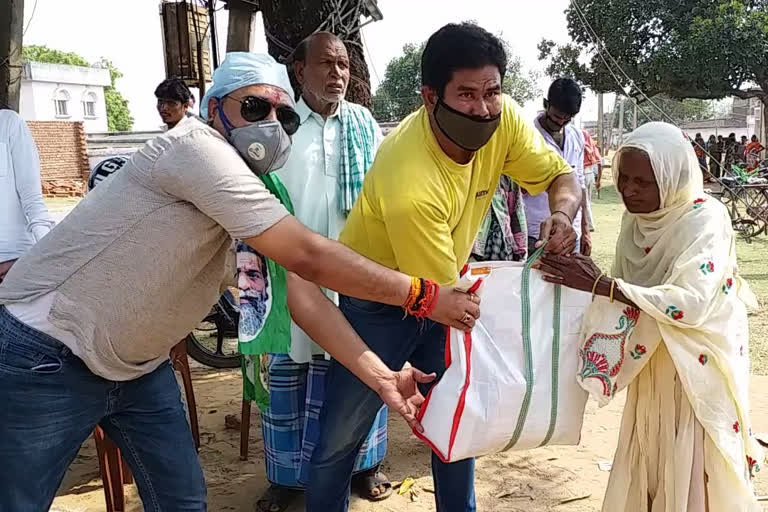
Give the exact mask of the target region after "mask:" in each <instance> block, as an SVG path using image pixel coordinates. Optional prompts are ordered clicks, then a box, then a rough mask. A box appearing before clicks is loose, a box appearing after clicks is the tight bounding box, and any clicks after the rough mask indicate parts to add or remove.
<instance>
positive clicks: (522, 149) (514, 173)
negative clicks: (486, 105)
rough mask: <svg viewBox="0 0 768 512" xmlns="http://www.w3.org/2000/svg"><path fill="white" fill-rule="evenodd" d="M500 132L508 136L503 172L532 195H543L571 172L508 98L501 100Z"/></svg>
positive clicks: (566, 164) (568, 166)
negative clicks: (502, 109) (501, 123)
mask: <svg viewBox="0 0 768 512" xmlns="http://www.w3.org/2000/svg"><path fill="white" fill-rule="evenodd" d="M503 108H504V112H503V114H502V118H503V120H502V122H503V123H505V124H506V126H504V127H503V128H502V129H504V130H506V132H507V134H508V135H507V137H508V141H507V155H506V158H505V159H504V167H503V170H502V172H503V173H504V174H506V175H507V176H509V177H510V178H512V180H514V181H515V183H517V184H518V185H520V186H521V187H522V188H524V189H525V190H527V191H528V193H529V194H531V195H536V194H540V193H541V192H545V191H546V190H547V189H548V188H549V185H550V184H551V183H552V180H554V179H555V178H557V177H558V176H560V175H562V174H568V173H569V172H573V171H572V169H571V166H570V165H568V163H567V162H566V161H565V160H563V159H562V158H561V157H560V155H558V154H557V153H555V152H554V151H552V150H551V149H550V148H549V146H548V145H547V143H546V141H545V140H544V137H542V136H541V134H540V133H539V132H538V131H537V130H536V128H535V127H534V126H533V124H532V123H528V122H526V121H525V120H524V119H523V118H522V116H521V115H520V110H519V109H518V107H517V106H516V105H515V104H514V101H513V100H512V99H510V98H504V107H503Z"/></svg>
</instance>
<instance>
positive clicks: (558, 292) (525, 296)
mask: <svg viewBox="0 0 768 512" xmlns="http://www.w3.org/2000/svg"><path fill="white" fill-rule="evenodd" d="M543 252H544V248H543V247H542V248H540V249H539V250H537V251H536V252H535V253H533V254H532V255H531V257H530V258H528V261H527V262H526V263H525V267H523V275H522V279H521V284H520V288H521V291H520V301H521V308H520V309H521V312H522V327H523V352H524V354H525V372H524V373H525V396H524V397H523V403H522V404H521V406H520V413H519V414H518V417H517V425H516V426H515V432H514V433H513V434H512V439H510V440H509V443H507V445H506V446H505V447H504V449H503V450H502V451H507V450H510V449H512V448H514V446H515V445H516V444H517V442H518V441H519V440H520V436H521V435H522V433H523V428H524V427H525V422H526V420H527V419H528V410H529V409H530V406H531V395H532V394H533V353H532V352H531V288H530V282H531V265H533V264H534V263H535V262H536V261H537V260H538V259H539V257H540V256H541V255H542V253H543ZM561 297H562V289H561V287H560V285H555V301H554V308H553V309H554V315H553V331H554V334H553V337H552V384H553V388H552V400H551V412H550V420H549V421H550V423H549V431H548V432H547V436H546V437H545V439H544V442H542V443H541V445H540V446H544V445H545V444H547V443H548V442H549V440H550V439H551V438H552V435H553V434H554V431H555V426H556V424H557V398H558V392H557V387H558V382H559V381H558V369H559V366H560V303H561Z"/></svg>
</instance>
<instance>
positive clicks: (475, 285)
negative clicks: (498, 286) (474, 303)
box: [467, 277, 483, 293]
mask: <svg viewBox="0 0 768 512" xmlns="http://www.w3.org/2000/svg"><path fill="white" fill-rule="evenodd" d="M481 284H483V278H482V277H481V278H480V279H478V280H477V281H475V282H474V283H472V286H470V287H469V290H467V293H475V292H476V291H477V289H478V288H480V285H481Z"/></svg>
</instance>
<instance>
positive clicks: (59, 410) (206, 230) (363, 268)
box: [0, 53, 479, 512]
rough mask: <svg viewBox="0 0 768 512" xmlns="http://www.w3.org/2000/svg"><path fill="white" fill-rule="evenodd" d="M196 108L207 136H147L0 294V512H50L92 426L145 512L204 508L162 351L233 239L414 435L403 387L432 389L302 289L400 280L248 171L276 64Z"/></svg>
mask: <svg viewBox="0 0 768 512" xmlns="http://www.w3.org/2000/svg"><path fill="white" fill-rule="evenodd" d="M208 97H209V101H207V102H206V103H204V104H203V106H204V109H203V110H204V112H203V113H204V115H205V116H206V117H208V118H209V119H210V123H209V124H210V126H207V125H205V124H203V123H200V122H199V121H197V120H195V119H191V118H190V119H184V120H182V121H181V122H180V123H179V124H178V125H177V126H176V127H175V128H174V129H173V130H171V131H169V132H168V133H166V134H163V135H162V136H160V137H158V138H156V139H154V140H152V141H150V142H148V143H147V145H146V146H145V147H144V148H142V149H141V150H140V151H138V152H137V153H136V154H135V155H134V156H133V157H132V158H131V160H130V161H129V162H128V163H127V164H126V165H125V166H124V167H123V168H122V169H121V171H120V172H119V173H116V175H115V176H114V177H113V178H111V179H110V180H107V181H106V182H105V183H103V184H101V185H100V187H98V188H96V189H95V190H94V191H93V192H92V193H90V194H88V196H87V197H86V198H85V199H84V200H83V201H82V202H81V203H80V204H79V205H78V206H77V208H75V209H74V210H73V211H72V213H70V214H69V215H68V216H67V218H66V219H64V221H62V223H61V224H59V225H58V226H57V227H56V228H55V229H54V230H53V231H51V233H49V234H48V235H47V236H46V237H45V238H43V239H42V240H41V241H40V242H39V243H38V244H37V245H36V246H35V247H33V248H32V250H31V251H30V252H29V253H28V254H26V255H25V256H24V257H22V258H21V259H20V260H19V261H18V262H17V263H15V264H14V266H13V267H12V268H11V270H10V272H9V273H8V275H7V277H6V278H5V280H4V282H3V283H2V284H1V285H0V404H2V405H3V413H2V414H0V460H1V461H2V462H3V468H2V470H0V510H13V511H20V512H23V511H39V510H47V509H48V507H49V506H50V504H51V502H52V500H53V496H54V494H55V492H56V489H57V487H58V485H59V483H60V482H61V479H62V477H63V475H64V473H65V471H66V469H67V467H68V466H69V463H70V462H71V461H72V459H73V458H74V456H75V454H76V453H77V450H78V448H79V446H80V444H81V443H82V442H83V441H84V440H85V439H86V438H87V436H88V435H89V434H90V432H91V431H92V430H93V428H94V427H95V425H97V424H100V425H101V426H102V427H103V428H104V430H105V431H106V432H107V433H108V435H109V436H110V437H111V438H112V439H113V440H114V441H115V442H116V443H117V444H118V445H119V446H120V448H121V450H122V452H123V454H124V456H125V457H126V459H127V461H128V463H129V465H130V466H131V469H132V471H133V473H134V476H135V477H136V482H137V485H138V488H139V493H140V495H141V498H142V501H143V503H144V506H145V509H146V510H153V511H168V510H197V511H199V510H205V508H206V504H205V483H204V480H203V474H202V470H201V468H200V464H199V461H198V459H197V455H196V453H195V450H194V445H193V443H192V438H191V435H190V431H189V427H188V425H187V423H186V418H185V413H184V410H183V408H182V405H181V400H180V396H179V390H178V387H177V385H176V382H175V378H174V376H173V372H172V370H171V367H170V365H169V364H168V353H169V350H170V348H171V347H172V346H173V345H175V344H176V343H177V342H178V340H179V339H181V338H183V337H184V336H185V335H186V333H187V332H189V331H190V330H192V329H193V328H194V327H195V326H196V325H197V323H198V322H199V320H200V319H201V318H202V317H203V316H204V315H205V313H206V312H207V311H208V309H209V307H210V305H211V304H212V303H214V302H215V301H216V299H217V297H218V296H219V295H220V293H221V291H222V289H223V288H224V286H225V284H226V283H227V282H228V281H229V280H231V278H232V276H233V274H234V265H233V261H232V251H231V250H230V247H231V243H232V238H239V239H242V240H244V241H245V242H246V243H248V244H249V245H250V246H252V247H253V248H254V249H255V250H257V251H259V252H260V253H262V254H264V255H265V256H267V257H269V258H272V259H273V260H274V261H276V262H278V263H279V264H281V265H283V266H284V267H286V268H287V269H288V270H289V271H291V273H290V274H289V279H288V288H289V294H288V295H289V297H288V302H289V306H290V308H291V312H292V315H293V317H294V319H295V320H296V322H297V323H298V324H299V325H300V326H301V327H302V328H303V329H304V330H305V331H306V332H307V333H308V334H309V335H310V336H312V338H313V339H314V340H315V341H317V342H318V343H319V344H320V345H321V346H323V347H324V348H325V349H326V350H327V351H328V352H329V353H330V354H332V355H333V356H334V357H335V358H336V359H337V360H338V361H339V362H340V363H342V364H343V365H345V366H346V367H348V368H349V370H350V371H351V372H353V373H354V374H355V375H357V376H358V377H359V378H360V379H361V380H362V381H363V382H364V383H366V384H367V385H368V386H369V387H371V388H372V389H373V390H374V391H376V392H377V393H378V394H379V396H380V397H381V399H382V400H383V401H384V402H385V403H387V405H389V406H390V408H392V409H394V410H396V411H397V412H399V413H400V414H402V415H403V416H404V417H405V418H406V420H407V421H409V422H410V423H411V424H412V425H413V426H416V427H417V428H418V423H417V422H416V420H415V417H414V412H415V407H416V405H417V404H418V403H419V401H420V400H422V399H423V397H421V396H420V395H419V394H418V392H417V391H416V389H415V384H416V382H427V381H429V380H431V378H432V377H430V376H426V375H424V374H423V373H421V372H419V371H418V370H414V369H408V370H404V371H399V372H393V371H391V370H390V369H389V368H387V367H386V366H385V365H384V364H383V363H382V362H381V360H380V359H378V357H376V356H375V354H373V353H372V352H371V351H370V350H368V348H367V347H366V346H365V345H364V344H363V343H362V341H361V340H360V339H359V337H357V335H356V334H355V332H354V330H353V329H352V328H351V327H350V326H349V324H348V323H347V322H346V320H345V318H344V316H343V315H342V314H341V313H340V312H339V311H338V309H336V307H335V306H334V305H333V303H332V302H330V301H329V300H327V298H326V297H325V295H324V294H323V293H322V291H321V290H320V289H319V288H318V286H317V285H315V284H313V283H311V282H310V281H314V282H315V283H318V284H320V285H322V286H325V287H327V288H330V289H333V290H338V291H339V292H341V293H344V294H346V295H349V296H354V297H360V298H363V299H369V300H375V301H377V302H382V303H387V304H394V305H402V304H405V303H407V302H408V301H409V295H410V294H411V292H412V290H413V281H412V278H410V277H408V276H405V275H403V274H400V273H398V272H395V271H392V270H389V269H386V268H384V267H381V266H379V265H376V264H374V263H373V262H371V261H369V260H366V259H365V258H363V257H361V256H359V255H357V254H356V253H354V252H353V251H351V250H349V249H347V248H345V247H343V246H341V245H340V244H338V243H336V242H333V241H330V240H328V239H326V238H324V237H321V236H320V235H317V234H315V233H313V232H311V231H310V230H308V229H307V228H305V227H304V226H302V225H301V224H300V223H299V222H298V221H296V220H295V219H294V218H293V217H291V216H290V215H288V213H287V212H286V210H285V209H284V208H283V207H282V205H281V204H280V203H279V202H278V201H277V199H276V198H275V197H274V196H272V195H271V194H270V193H269V192H268V191H267V189H266V188H265V187H264V185H263V183H262V181H261V180H260V179H259V178H258V177H257V176H256V175H255V174H257V173H264V172H269V171H271V170H274V169H275V168H277V167H279V166H280V165H281V162H282V161H284V159H285V157H286V156H287V152H288V151H289V150H290V138H289V135H290V134H291V133H293V131H295V130H294V124H293V122H294V120H295V112H294V111H293V94H292V91H291V88H290V85H289V83H288V78H287V74H286V71H285V69H284V67H283V66H281V65H279V64H277V63H276V62H275V61H274V60H272V59H271V58H270V57H268V56H265V55H256V54H250V53H230V54H228V56H227V59H226V60H225V61H224V63H222V65H221V66H220V68H219V69H217V71H216V73H215V74H214V83H213V86H212V89H211V90H210V91H209V95H208ZM305 279H306V280H305ZM477 302H479V300H478V299H477V298H476V297H474V296H471V295H466V294H463V293H461V292H458V291H454V290H451V289H443V290H442V291H441V292H440V293H439V294H438V295H437V298H436V299H435V301H434V303H433V304H432V306H431V307H430V308H427V309H431V310H432V313H431V315H430V318H432V319H433V320H436V321H438V322H442V323H445V324H449V325H453V326H456V327H459V328H463V329H470V328H471V327H472V326H473V325H474V319H475V318H477V316H478V315H479V309H478V306H477Z"/></svg>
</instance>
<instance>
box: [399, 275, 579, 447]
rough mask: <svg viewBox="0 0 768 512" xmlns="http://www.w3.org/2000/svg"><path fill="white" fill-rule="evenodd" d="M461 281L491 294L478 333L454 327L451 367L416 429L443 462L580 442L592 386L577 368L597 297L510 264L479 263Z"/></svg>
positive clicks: (449, 348) (448, 348)
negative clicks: (584, 326)
mask: <svg viewBox="0 0 768 512" xmlns="http://www.w3.org/2000/svg"><path fill="white" fill-rule="evenodd" d="M529 265H530V263H529ZM459 286H460V287H461V288H464V289H469V290H473V288H474V290H475V293H477V294H478V295H479V296H481V297H482V304H481V305H480V310H481V316H480V320H479V321H478V322H477V324H476V325H475V328H474V329H473V330H472V332H471V333H464V332H462V331H459V330H457V329H449V330H448V335H447V338H448V339H447V340H446V367H447V370H446V372H445V374H444V375H443V377H442V379H440V382H438V383H437V384H436V385H435V386H434V387H433V388H432V390H431V391H430V393H429V395H428V396H427V400H426V401H425V403H424V404H423V405H422V408H421V410H420V411H419V415H418V418H419V420H420V421H421V424H422V426H423V427H424V432H423V433H417V432H414V433H416V435H417V436H418V437H419V438H421V439H422V440H424V441H425V442H427V444H429V445H430V447H431V448H432V450H433V451H434V452H435V453H436V454H437V455H438V456H439V457H440V459H441V460H443V461H444V462H456V461H459V460H462V459H466V458H470V457H478V456H481V455H487V454H491V453H497V452H501V451H506V450H526V449H529V448H535V447H538V446H544V445H575V444H578V443H579V440H580V437H581V427H582V423H583V419H584V408H585V406H586V401H587V393H586V391H584V390H583V389H582V388H581V386H579V384H578V382H577V380H576V374H577V372H578V369H579V349H580V348H581V337H580V332H581V326H582V321H583V318H584V313H585V311H586V309H587V306H588V305H589V304H590V303H591V295H590V294H589V293H585V292H581V291H576V290H572V289H570V288H565V287H561V286H560V285H554V284H551V283H548V282H546V281H544V280H543V279H542V278H541V275H540V273H539V272H536V271H531V270H530V268H529V266H526V265H523V264H522V263H511V262H482V263H472V264H470V265H469V266H468V268H467V269H466V272H465V273H464V276H463V277H462V279H461V281H460V282H459Z"/></svg>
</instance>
